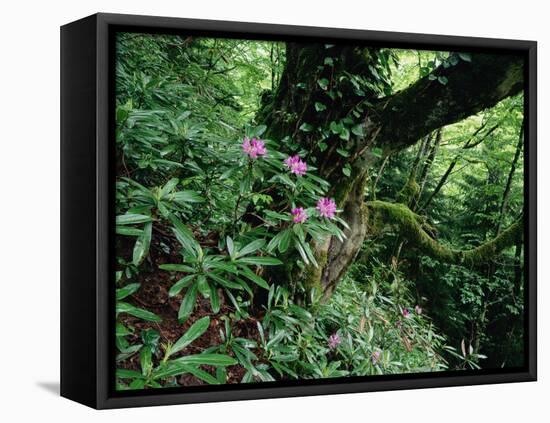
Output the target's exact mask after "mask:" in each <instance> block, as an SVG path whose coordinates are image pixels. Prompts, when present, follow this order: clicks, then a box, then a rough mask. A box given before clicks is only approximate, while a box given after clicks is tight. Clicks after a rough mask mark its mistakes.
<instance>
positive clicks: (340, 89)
mask: <svg viewBox="0 0 550 423" xmlns="http://www.w3.org/2000/svg"><path fill="white" fill-rule="evenodd" d="M388 59H389V53H388V52H387V51H384V50H380V49H374V48H364V47H349V46H340V45H334V46H331V45H323V44H298V43H288V44H287V45H286V65H285V69H284V71H283V73H282V75H281V79H280V83H279V86H278V87H277V89H276V90H275V92H274V93H272V94H271V95H270V96H268V97H267V96H266V98H264V104H263V106H262V108H261V110H260V111H259V113H258V119H257V120H258V121H260V122H263V123H264V124H266V125H267V128H268V129H267V134H266V135H267V137H269V138H273V139H277V140H281V141H282V142H283V145H284V146H285V147H284V148H287V152H288V153H289V154H294V153H296V152H298V151H302V152H303V151H305V158H306V160H307V161H308V162H309V163H312V164H313V165H315V166H316V167H317V168H318V173H319V176H321V177H322V178H324V179H326V180H327V181H329V182H330V183H331V187H332V188H331V192H330V196H332V197H333V198H334V199H335V201H336V202H337V204H338V206H339V208H340V209H342V210H343V213H342V214H341V217H342V218H343V219H345V220H346V222H347V223H348V225H349V227H350V229H349V230H347V231H346V235H347V239H346V240H345V242H340V241H339V240H338V239H336V238H335V237H333V238H330V239H327V240H326V242H323V243H318V244H316V245H314V246H313V247H314V251H315V255H316V257H317V259H318V262H319V266H320V267H319V268H317V269H313V268H309V269H306V272H302V274H301V275H299V276H298V277H299V278H301V279H302V282H303V283H304V284H305V285H306V286H308V287H313V286H316V287H318V288H320V289H321V290H322V291H323V293H324V297H325V298H329V297H330V295H331V293H332V292H333V290H334V288H335V287H336V285H337V283H338V282H339V280H340V279H341V278H342V276H343V275H344V274H345V272H346V270H347V269H348V267H349V265H350V264H351V263H352V261H353V260H354V258H355V256H356V255H357V253H358V251H359V249H360V247H361V245H362V243H363V241H364V239H365V237H367V236H369V230H370V229H369V212H372V204H371V205H370V206H367V204H365V201H364V194H365V189H366V183H367V178H368V171H369V168H370V167H371V165H373V164H374V163H375V162H376V161H377V160H378V158H379V157H380V151H382V152H383V154H382V156H385V155H388V154H390V153H392V152H396V151H399V150H402V149H405V148H407V147H409V146H411V145H413V144H415V143H416V142H418V141H420V140H421V139H423V138H424V137H426V136H428V135H429V134H431V133H432V132H433V131H436V130H438V129H439V128H442V127H443V126H445V125H449V124H452V123H455V122H458V121H460V120H462V119H464V118H466V117H468V116H470V115H472V114H475V113H477V112H479V111H481V110H483V109H485V108H488V107H492V106H494V105H495V104H497V103H498V102H499V101H501V100H502V99H504V98H506V97H508V96H511V95H514V94H516V93H518V92H520V91H521V90H522V88H523V59H522V58H521V57H519V56H518V57H516V56H513V55H485V54H475V55H472V56H471V61H464V60H461V61H460V62H459V63H458V64H457V65H455V66H451V67H448V68H445V67H440V68H438V69H436V70H435V71H434V72H433V75H435V76H436V79H435V80H434V79H433V77H432V78H429V77H428V76H426V77H424V78H421V79H419V80H418V81H417V82H415V83H413V84H412V85H411V86H409V87H408V88H407V89H405V90H403V91H401V92H398V93H395V94H392V93H391V92H390V91H391V90H390V87H389V84H388V80H389V78H388V76H389V75H388V72H389V68H388V66H387V62H388ZM437 77H442V78H440V79H439V80H438V79H437ZM443 77H444V78H443ZM441 80H443V81H446V83H445V84H442V83H441V82H440V81H441ZM344 168H346V171H345V173H343V169H344ZM434 242H435V241H434ZM512 242H515V238H514V239H513V241H512ZM499 246H500V244H499ZM484 252H485V251H484ZM446 256H449V255H448V254H447V255H446ZM449 257H450V259H451V261H454V262H459V261H462V260H470V256H469V255H466V256H462V255H460V254H454V255H453V254H451V255H450V256H449ZM466 257H467V258H466ZM281 282H283V283H284V281H281ZM294 282H295V281H294Z"/></svg>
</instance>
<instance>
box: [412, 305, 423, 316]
mask: <svg viewBox="0 0 550 423" xmlns="http://www.w3.org/2000/svg"><path fill="white" fill-rule="evenodd" d="M414 311H416V314H418V315H420V314H422V307H420V306H419V305H416V307H415V308H414Z"/></svg>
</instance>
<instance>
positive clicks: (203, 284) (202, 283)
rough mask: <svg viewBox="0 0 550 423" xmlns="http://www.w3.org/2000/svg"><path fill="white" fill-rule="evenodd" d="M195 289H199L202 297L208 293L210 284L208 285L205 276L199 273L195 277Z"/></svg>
mask: <svg viewBox="0 0 550 423" xmlns="http://www.w3.org/2000/svg"><path fill="white" fill-rule="evenodd" d="M197 289H198V290H199V292H200V293H201V295H202V296H203V297H204V298H206V297H208V296H209V295H210V286H208V282H207V281H206V276H204V275H199V276H198V277H197Z"/></svg>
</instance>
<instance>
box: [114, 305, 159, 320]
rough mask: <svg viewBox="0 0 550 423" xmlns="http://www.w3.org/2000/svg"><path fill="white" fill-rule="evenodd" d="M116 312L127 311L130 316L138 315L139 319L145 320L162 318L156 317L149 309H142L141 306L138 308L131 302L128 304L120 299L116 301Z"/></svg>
mask: <svg viewBox="0 0 550 423" xmlns="http://www.w3.org/2000/svg"><path fill="white" fill-rule="evenodd" d="M116 312H117V313H127V314H129V315H131V316H134V317H138V318H140V319H143V320H147V321H149V322H161V321H162V319H161V318H160V317H158V316H157V315H156V314H155V313H151V312H150V311H147V310H144V309H142V308H138V307H136V306H133V305H132V304H128V303H125V302H122V301H117V303H116Z"/></svg>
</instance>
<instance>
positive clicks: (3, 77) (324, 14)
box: [0, 0, 550, 423]
mask: <svg viewBox="0 0 550 423" xmlns="http://www.w3.org/2000/svg"><path fill="white" fill-rule="evenodd" d="M372 3H374V2H369V1H365V0H356V1H355V2H354V1H351V0H350V1H345V0H338V1H334V0H332V1H321V0H315V1H311V2H305V1H303V2H299V1H298V0H292V1H286V0H277V1H258V0H256V1H254V2H252V1H250V2H245V1H237V0H225V1H209V0H200V1H190V0H188V1H182V0H180V1H165V0H124V1H116V2H115V1H114V0H110V1H105V0H95V1H89V0H80V1H79V0H73V1H71V2H56V1H53V0H50V1H34V2H32V1H25V0H19V1H17V0H16V1H10V0H6V1H4V2H3V3H2V8H1V13H2V22H1V25H0V31H1V36H0V43H1V49H0V109H1V114H0V116H1V119H0V137H1V138H0V141H1V150H0V188H1V191H0V194H1V196H0V213H1V219H0V225H1V226H0V250H1V251H0V260H1V263H2V266H1V268H0V269H1V270H0V299H1V304H2V306H1V308H0V313H1V314H0V315H1V317H2V320H1V331H0V358H1V360H0V391H1V393H0V416H2V417H3V418H2V420H3V421H4V422H16V421H34V420H42V421H44V420H45V421H54V419H63V420H65V419H66V420H73V421H76V422H78V423H82V422H88V421H97V420H99V419H101V421H105V422H107V421H117V422H141V421H143V422H145V421H147V422H172V421H179V422H183V421H185V422H192V421H197V422H201V423H202V422H209V421H218V422H232V421H239V422H248V421H250V422H252V421H254V422H259V421H260V422H264V421H267V422H270V421H279V422H280V421H283V422H294V421H297V422H299V421H305V422H334V421H336V422H342V423H343V422H347V421H366V422H369V421H371V422H375V421H378V422H382V421H384V422H386V421H401V422H403V421H425V422H432V421H433V422H461V423H463V422H475V421H482V420H485V421H498V422H509V421H510V422H511V421H513V422H517V421H520V420H530V421H543V419H544V420H546V421H548V420H547V419H548V418H549V415H550V407H549V404H548V403H549V398H550V395H549V393H550V389H548V388H549V383H548V377H549V370H548V365H547V363H548V362H547V361H546V360H545V357H544V355H545V354H548V342H549V340H548V336H545V335H547V332H548V331H547V329H548V327H549V315H550V313H549V311H548V308H549V306H550V304H549V301H548V287H547V281H548V276H549V275H548V273H549V269H550V267H549V266H548V259H549V257H548V252H549V247H548V246H547V243H546V242H545V241H546V240H548V239H550V237H549V235H550V234H549V233H548V232H549V226H548V224H547V218H546V216H548V215H549V212H550V209H549V202H548V185H549V184H550V166H548V161H549V160H550V155H549V148H550V147H549V144H548V143H547V138H548V135H549V134H548V124H547V122H548V115H549V113H550V108H549V104H548V101H549V100H548V93H549V83H550V63H549V61H550V55H549V47H548V45H549V43H550V37H549V31H548V26H549V25H550V24H549V22H548V17H549V15H550V14H549V13H548V11H545V10H544V9H545V7H544V5H545V3H546V2H544V1H541V0H538V1H533V0H523V1H517V0H514V1H507V0H500V1H480V0H475V1H471V0H460V1H458V0H455V1H452V2H445V1H442V0H439V1H410V0H402V1H395V0H394V1H392V0H386V1H378V2H376V4H372ZM99 11H103V12H118V13H135V14H151V15H161V16H174V17H189V18H207V19H220V20H236V21H256V22H269V23H284V24H297V25H315V26H333V27H346V28H357V29H375V30H390V31H407V32H426V33H435V34H449V35H469V36H483V37H498V38H518V39H531V40H537V41H538V42H539V68H538V72H539V113H538V115H539V119H540V124H539V157H540V160H539V163H540V168H539V187H540V189H539V216H541V219H540V220H539V263H540V266H539V381H538V382H536V383H522V384H507V385H493V386H477V387H461V388H443V389H430V390H416V391H401V392H382V393H370V394H353V395H336V396H325V397H309V398H292V399H278V400H262V401H246V402H233V403H219V404H206V405H186V406H171V407H153V408H142V409H130V410H116V411H101V412H97V411H93V410H91V409H88V408H86V407H84V406H81V405H78V404H76V403H72V402H70V401H68V400H65V399H62V398H60V397H58V396H57V394H56V391H57V389H58V388H57V386H58V381H59V376H58V375H59V364H58V361H59V359H58V356H59V334H58V332H59V311H58V310H59V26H60V25H62V24H65V23H68V22H70V21H72V20H76V19H78V18H81V17H83V16H87V15H89V14H92V13H95V12H99ZM243 30H246V27H243ZM543 330H544V331H546V333H543ZM545 389H546V390H547V391H548V392H547V393H546V395H545V394H544V390H545Z"/></svg>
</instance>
